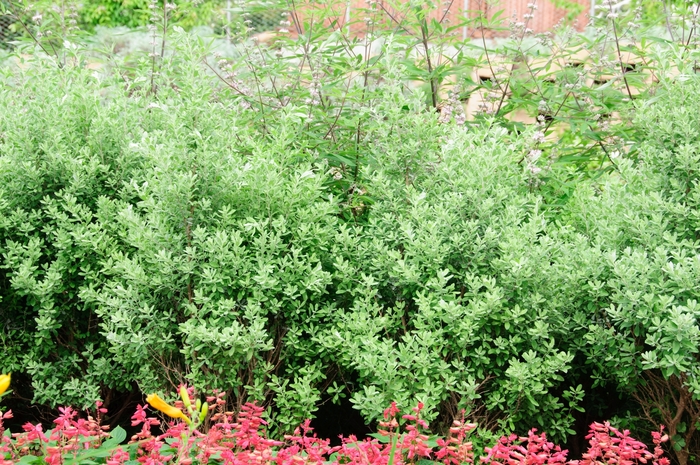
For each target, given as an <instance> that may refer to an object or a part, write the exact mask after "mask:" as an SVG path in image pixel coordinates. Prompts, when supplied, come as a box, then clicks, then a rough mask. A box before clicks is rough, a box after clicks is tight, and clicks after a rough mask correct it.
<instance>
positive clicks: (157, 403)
mask: <svg viewBox="0 0 700 465" xmlns="http://www.w3.org/2000/svg"><path fill="white" fill-rule="evenodd" d="M146 402H148V403H149V404H151V407H153V408H154V409H156V410H160V411H161V412H163V413H164V414H166V415H167V416H169V417H172V418H181V419H183V420H184V421H185V423H187V424H188V425H189V424H190V419H189V418H187V416H186V415H185V414H184V413H182V410H180V409H179V408H177V407H173V406H172V405H168V404H167V403H166V402H165V401H164V400H163V399H161V398H160V397H158V394H149V395H148V396H147V397H146Z"/></svg>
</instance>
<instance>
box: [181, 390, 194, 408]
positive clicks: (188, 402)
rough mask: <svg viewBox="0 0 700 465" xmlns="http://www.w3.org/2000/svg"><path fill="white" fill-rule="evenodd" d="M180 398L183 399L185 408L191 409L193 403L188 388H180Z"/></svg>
mask: <svg viewBox="0 0 700 465" xmlns="http://www.w3.org/2000/svg"><path fill="white" fill-rule="evenodd" d="M180 398H182V402H183V403H184V404H185V407H187V408H190V406H191V405H192V401H191V400H190V395H189V394H188V393H187V388H186V387H185V386H184V385H183V386H180Z"/></svg>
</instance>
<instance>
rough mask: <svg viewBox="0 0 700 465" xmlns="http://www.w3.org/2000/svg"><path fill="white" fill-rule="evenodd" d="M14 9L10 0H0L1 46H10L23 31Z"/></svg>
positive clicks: (5, 47)
mask: <svg viewBox="0 0 700 465" xmlns="http://www.w3.org/2000/svg"><path fill="white" fill-rule="evenodd" d="M13 11H14V9H13V8H12V5H10V2H9V0H0V48H4V49H7V48H10V44H11V42H12V41H13V40H14V39H15V38H16V37H17V36H18V35H20V33H21V31H20V28H21V26H20V24H18V22H17V18H15V16H14V15H13V14H12V12H13Z"/></svg>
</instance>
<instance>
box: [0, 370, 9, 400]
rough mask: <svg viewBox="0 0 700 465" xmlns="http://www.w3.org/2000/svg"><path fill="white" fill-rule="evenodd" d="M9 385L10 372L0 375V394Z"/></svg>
mask: <svg viewBox="0 0 700 465" xmlns="http://www.w3.org/2000/svg"><path fill="white" fill-rule="evenodd" d="M9 387H10V374H6V375H0V396H1V395H3V394H4V393H5V391H7V388H9Z"/></svg>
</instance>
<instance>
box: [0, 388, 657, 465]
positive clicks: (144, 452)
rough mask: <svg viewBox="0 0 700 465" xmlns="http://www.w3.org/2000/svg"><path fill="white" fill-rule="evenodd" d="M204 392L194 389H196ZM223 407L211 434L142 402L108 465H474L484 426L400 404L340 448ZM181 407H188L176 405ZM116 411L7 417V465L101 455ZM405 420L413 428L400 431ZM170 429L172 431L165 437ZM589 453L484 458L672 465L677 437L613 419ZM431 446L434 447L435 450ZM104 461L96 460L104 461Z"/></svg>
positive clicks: (501, 464) (494, 464) (258, 410)
mask: <svg viewBox="0 0 700 465" xmlns="http://www.w3.org/2000/svg"><path fill="white" fill-rule="evenodd" d="M191 394H192V395H193V396H194V392H192V393H191ZM207 402H208V403H209V404H210V405H212V406H213V408H212V410H211V413H210V417H209V419H208V422H207V427H206V428H202V429H204V430H205V432H203V431H199V429H198V428H192V427H190V426H188V424H186V423H184V422H181V421H170V422H169V423H168V424H163V423H162V422H161V420H159V419H158V418H156V417H153V416H149V414H148V411H147V409H148V407H147V406H141V405H139V406H138V407H137V408H136V412H135V413H134V415H133V416H132V418H131V421H132V422H131V424H132V426H140V427H141V429H140V431H138V432H137V433H136V434H134V435H133V436H132V437H131V440H130V441H129V444H125V445H120V446H114V447H113V448H112V449H109V450H106V451H103V452H104V453H103V454H101V455H99V457H103V459H102V460H103V462H100V463H106V464H107V465H124V464H126V463H127V462H130V461H133V460H136V461H138V462H139V463H141V464H144V465H165V464H182V465H189V464H192V463H197V464H209V463H212V464H223V465H404V464H416V463H418V462H419V461H420V460H431V461H434V462H436V463H442V464H444V465H461V464H473V463H474V450H473V447H472V443H471V442H470V441H469V439H468V437H469V434H470V432H471V431H472V430H474V429H475V428H476V426H477V425H476V424H474V423H467V422H466V421H465V418H464V413H463V412H462V414H461V416H460V417H459V418H458V419H457V420H455V421H454V423H453V425H452V427H451V428H450V430H449V433H448V436H447V437H444V438H439V439H438V440H437V447H433V445H434V444H435V443H434V442H432V443H431V442H430V441H429V437H428V434H427V432H428V425H427V423H426V422H425V420H423V419H422V418H421V411H422V410H423V408H424V405H423V404H422V403H419V404H418V405H417V406H416V407H415V408H413V409H412V411H411V413H408V414H405V415H402V416H400V417H399V414H400V412H399V409H398V408H397V406H396V403H392V405H391V406H390V407H389V408H387V409H386V410H385V412H384V418H383V420H382V421H380V422H379V426H380V429H379V433H380V435H381V436H382V439H381V440H380V439H378V438H368V439H365V440H358V439H357V438H356V437H355V436H349V437H341V445H339V446H335V447H331V446H330V441H329V440H327V439H323V438H319V437H317V436H316V434H314V432H313V430H312V428H311V426H310V422H309V421H308V420H307V421H306V422H304V423H303V424H302V425H300V426H299V427H298V428H297V429H296V430H295V431H294V433H293V434H291V435H287V436H284V441H276V440H272V439H270V438H268V437H267V434H266V430H265V426H266V422H265V420H264V419H263V415H264V409H263V408H262V407H260V406H258V405H256V404H254V403H247V404H245V405H243V407H242V408H241V410H240V412H239V413H238V414H237V415H234V414H233V412H227V411H225V406H226V402H225V401H224V399H223V396H222V395H220V394H219V395H214V396H209V397H208V398H207ZM176 405H178V404H176ZM105 412H106V410H105V409H104V408H102V406H101V404H98V406H97V419H94V418H93V417H91V416H88V417H87V418H86V419H82V418H78V416H77V413H76V412H75V411H74V410H73V409H71V408H68V407H66V408H62V409H60V415H59V417H58V418H57V419H56V420H55V421H54V423H55V425H56V426H55V428H54V429H52V430H50V431H47V432H44V431H43V429H42V427H41V425H32V424H30V423H27V424H26V425H24V427H23V429H24V431H23V432H22V433H16V434H12V435H9V434H4V433H5V431H4V427H3V426H2V420H3V419H8V418H11V417H12V413H11V412H7V413H5V414H4V415H2V416H1V417H0V438H1V439H0V454H1V455H0V465H6V464H7V465H9V464H11V463H17V462H18V461H19V460H20V458H21V457H22V456H26V455H34V456H38V457H43V459H44V461H45V462H46V463H48V464H49V465H58V464H63V463H66V460H67V459H72V458H76V457H78V456H79V453H80V451H85V450H89V449H98V448H100V447H101V445H102V444H103V440H104V439H105V438H106V437H108V436H109V435H108V434H107V433H106V432H105V429H106V427H103V426H100V416H101V415H102V414H104V413H105ZM400 424H403V428H401V427H400ZM161 430H164V432H160V431H161ZM586 439H588V440H589V448H588V451H587V452H586V453H585V454H584V455H583V459H582V460H571V461H567V451H565V450H562V449H561V447H559V446H557V445H555V444H553V443H552V442H550V441H548V440H547V437H546V435H545V434H544V433H540V434H538V433H537V431H536V430H535V429H532V430H530V432H529V433H528V434H527V436H525V437H519V436H517V435H514V434H513V435H510V436H504V437H502V438H501V439H500V440H499V441H498V442H497V443H496V444H495V445H494V446H493V447H487V448H485V453H486V455H485V456H483V457H480V462H481V463H482V464H484V465H599V464H610V465H613V464H615V465H636V464H647V465H669V463H670V462H669V460H668V459H667V458H666V457H664V452H663V449H662V447H661V444H662V443H663V442H665V441H667V440H668V436H667V435H665V434H663V428H661V431H659V432H655V433H652V440H653V443H654V450H653V451H650V450H648V448H647V447H646V445H645V444H643V443H642V442H640V441H637V440H636V439H634V438H632V437H631V436H630V433H629V431H619V430H617V429H615V428H613V427H612V426H610V424H609V423H607V422H606V423H593V424H592V425H591V429H590V434H589V435H588V436H587V437H586ZM429 444H431V445H429ZM97 457H98V455H95V458H93V459H92V460H93V462H94V461H98V460H100V459H98V458H97Z"/></svg>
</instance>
